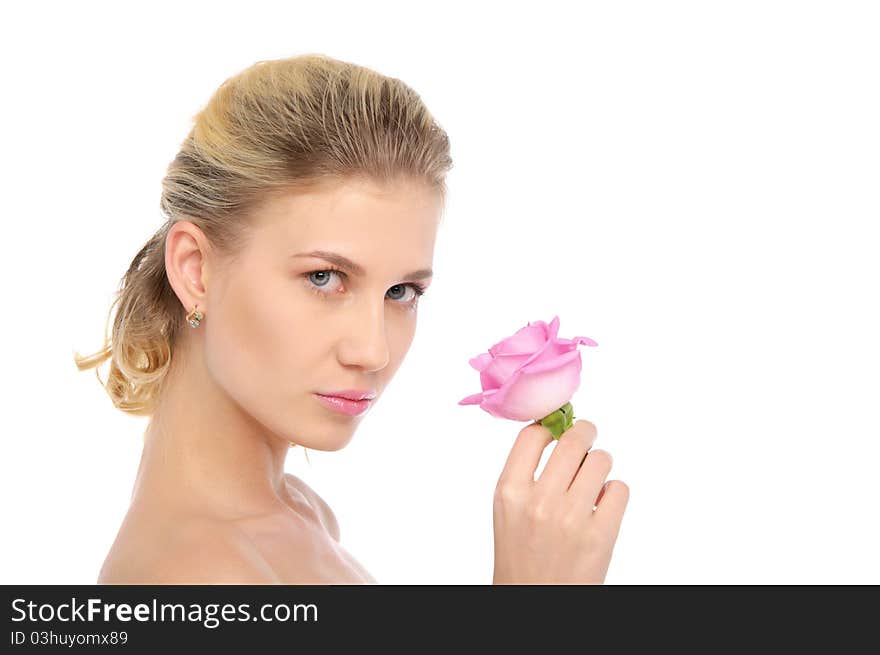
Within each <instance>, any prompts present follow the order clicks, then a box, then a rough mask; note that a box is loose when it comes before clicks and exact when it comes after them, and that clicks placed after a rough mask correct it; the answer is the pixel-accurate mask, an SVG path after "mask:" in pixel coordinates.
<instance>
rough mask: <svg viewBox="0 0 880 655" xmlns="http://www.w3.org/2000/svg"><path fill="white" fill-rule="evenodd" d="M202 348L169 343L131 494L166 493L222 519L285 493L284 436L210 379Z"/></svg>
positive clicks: (278, 501) (279, 501) (264, 508)
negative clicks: (171, 353)
mask: <svg viewBox="0 0 880 655" xmlns="http://www.w3.org/2000/svg"><path fill="white" fill-rule="evenodd" d="M201 353H202V350H201V348H198V347H193V343H192V342H190V343H188V344H182V347H181V348H180V349H175V358H173V359H172V362H173V363H172V369H171V370H170V371H169V372H168V378H167V379H166V381H165V384H164V389H163V392H162V397H161V400H160V402H159V405H158V407H157V409H156V411H155V412H154V414H153V416H152V417H151V420H150V423H149V425H148V427H147V429H146V431H145V433H144V448H143V453H142V455H141V462H140V467H139V469H138V475H137V479H136V481H135V485H134V491H133V493H132V502H138V501H143V502H150V501H167V502H168V503H171V504H173V505H175V506H186V507H189V508H191V509H194V510H195V511H197V512H205V511H207V512H210V513H212V514H216V515H219V516H222V517H224V518H228V519H234V518H242V517H247V516H254V515H257V514H265V513H267V512H272V511H276V510H277V509H279V508H282V507H283V506H284V504H285V503H286V502H287V501H288V500H289V494H288V492H287V488H286V485H285V476H284V460H285V458H286V456H287V452H288V450H289V447H290V444H289V442H288V441H287V440H286V439H284V438H282V437H279V436H277V435H274V434H273V433H271V431H269V430H268V429H266V427H265V426H263V425H261V424H259V423H257V422H256V421H255V420H254V419H253V417H251V416H249V415H247V414H246V413H245V412H244V411H243V410H242V409H241V407H240V406H239V405H238V403H237V402H235V400H234V399H233V398H231V397H230V396H229V395H228V394H226V392H225V391H224V390H223V389H222V388H221V387H219V386H218V385H217V384H216V383H215V382H214V381H213V379H212V378H211V376H210V375H209V372H208V370H207V367H206V365H205V361H204V358H203V357H201Z"/></svg>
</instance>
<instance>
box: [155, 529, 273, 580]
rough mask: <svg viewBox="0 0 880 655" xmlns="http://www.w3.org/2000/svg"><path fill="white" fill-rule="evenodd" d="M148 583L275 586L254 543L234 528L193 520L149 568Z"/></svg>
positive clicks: (177, 532)
mask: <svg viewBox="0 0 880 655" xmlns="http://www.w3.org/2000/svg"><path fill="white" fill-rule="evenodd" d="M150 577H151V578H152V579H151V580H150V582H148V583H147V584H278V583H279V582H280V581H279V579H278V577H277V576H276V574H275V573H274V571H273V570H272V568H271V567H270V566H269V564H268V563H267V562H266V561H265V560H264V559H263V557H262V556H261V555H260V554H259V552H258V551H257V549H256V548H254V546H253V544H252V543H250V541H249V540H248V539H247V538H246V537H245V536H244V535H243V534H242V533H241V532H240V531H239V530H237V529H236V528H235V527H234V526H230V525H225V524H223V523H220V522H217V521H192V522H188V523H187V524H185V525H184V526H181V527H180V529H179V530H178V531H176V533H175V535H174V537H173V538H172V539H171V540H170V543H169V544H168V545H167V547H166V548H163V549H162V552H161V554H160V555H159V557H157V558H156V560H155V561H154V562H153V565H152V566H151V576H150Z"/></svg>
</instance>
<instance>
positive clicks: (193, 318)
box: [186, 305, 205, 328]
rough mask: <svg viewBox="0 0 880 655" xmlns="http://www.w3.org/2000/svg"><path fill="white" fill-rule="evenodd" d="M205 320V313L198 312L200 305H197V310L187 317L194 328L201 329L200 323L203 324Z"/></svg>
mask: <svg viewBox="0 0 880 655" xmlns="http://www.w3.org/2000/svg"><path fill="white" fill-rule="evenodd" d="M203 318H205V315H204V313H202V312H200V311H198V305H196V308H195V309H193V310H192V311H191V312H190V313H189V314H187V315H186V320H187V321H188V322H189V324H190V326H191V327H194V328H197V327H199V323H201V322H202V319H203Z"/></svg>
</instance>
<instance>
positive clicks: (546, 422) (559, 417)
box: [537, 402, 574, 440]
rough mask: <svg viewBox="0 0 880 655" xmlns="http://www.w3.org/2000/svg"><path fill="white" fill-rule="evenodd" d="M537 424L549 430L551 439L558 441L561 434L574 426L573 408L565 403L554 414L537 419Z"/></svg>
mask: <svg viewBox="0 0 880 655" xmlns="http://www.w3.org/2000/svg"><path fill="white" fill-rule="evenodd" d="M537 422H538V423H540V424H541V425H543V426H544V427H545V428H547V429H548V430H550V432H551V433H552V434H553V438H554V439H557V440H558V439H559V437H561V436H562V434H563V432H565V431H566V430H568V429H569V428H570V427H571V426H572V425H574V408H573V407H572V406H571V403H570V402H568V403H565V404H564V405H563V406H562V407H560V408H559V409H557V410H556V411H555V412H551V413H550V414H547V416H545V417H544V418H542V419H539V420H538V421H537Z"/></svg>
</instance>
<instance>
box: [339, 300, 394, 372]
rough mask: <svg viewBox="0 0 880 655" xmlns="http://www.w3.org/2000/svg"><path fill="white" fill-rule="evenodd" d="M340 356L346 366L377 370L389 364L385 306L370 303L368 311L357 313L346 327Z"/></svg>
mask: <svg viewBox="0 0 880 655" xmlns="http://www.w3.org/2000/svg"><path fill="white" fill-rule="evenodd" d="M339 358H340V359H341V360H342V363H343V364H345V365H346V366H358V367H360V368H363V369H364V370H366V371H377V370H381V369H383V368H385V367H386V366H387V365H388V359H389V349H388V335H387V333H386V328H385V307H384V306H380V307H379V308H378V309H376V307H375V306H374V305H372V304H371V305H370V309H369V310H368V311H362V312H359V313H355V314H354V315H353V317H352V322H351V324H350V325H348V326H346V327H345V333H344V337H343V339H342V344H341V345H340V348H339Z"/></svg>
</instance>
